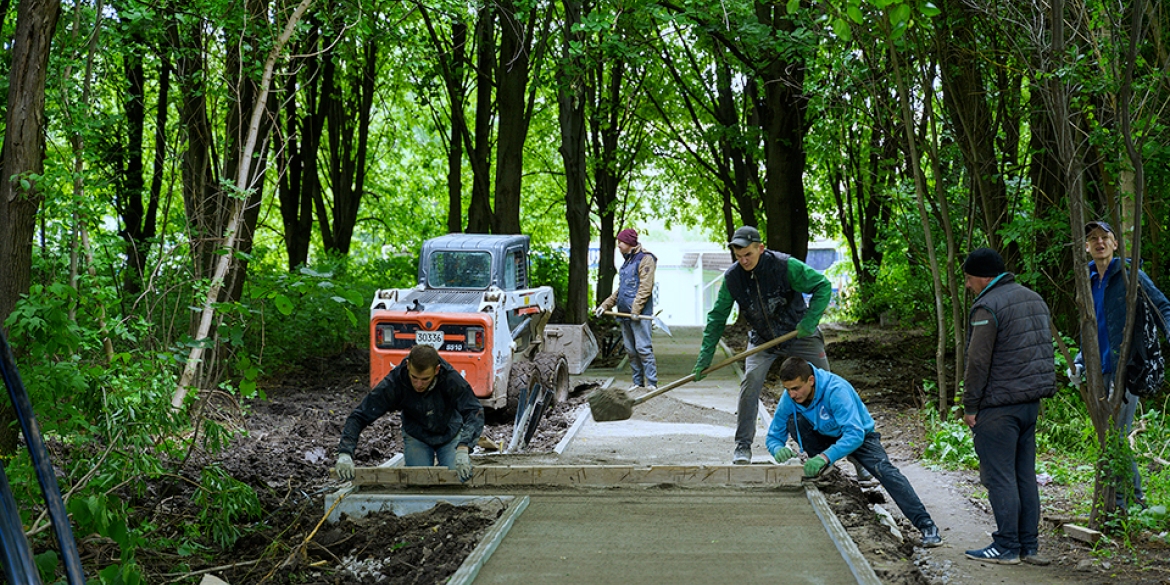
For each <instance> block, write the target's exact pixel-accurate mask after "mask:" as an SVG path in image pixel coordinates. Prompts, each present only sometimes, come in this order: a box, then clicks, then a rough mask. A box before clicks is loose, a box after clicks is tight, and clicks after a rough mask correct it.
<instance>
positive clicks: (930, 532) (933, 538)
mask: <svg viewBox="0 0 1170 585" xmlns="http://www.w3.org/2000/svg"><path fill="white" fill-rule="evenodd" d="M921 544H922V548H934V547H936V546H942V536H939V533H938V526H935V525H934V524H931V525H929V526H926V527H924V528H923V529H922V543H921Z"/></svg>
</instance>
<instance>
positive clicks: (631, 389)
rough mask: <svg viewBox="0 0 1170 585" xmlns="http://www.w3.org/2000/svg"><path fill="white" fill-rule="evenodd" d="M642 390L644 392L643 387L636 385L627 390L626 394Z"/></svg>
mask: <svg viewBox="0 0 1170 585" xmlns="http://www.w3.org/2000/svg"><path fill="white" fill-rule="evenodd" d="M640 390H642V385H641V384H634V385H633V386H630V387H629V388H628V389H627V390H626V392H638V391H640Z"/></svg>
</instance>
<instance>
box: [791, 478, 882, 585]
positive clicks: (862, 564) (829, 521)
mask: <svg viewBox="0 0 1170 585" xmlns="http://www.w3.org/2000/svg"><path fill="white" fill-rule="evenodd" d="M804 493H805V495H806V496H808V502H809V503H810V504H812V507H813V511H814V512H816V515H817V518H820V519H821V524H823V525H824V526H825V532H828V533H829V538H830V539H831V540H832V541H833V544H835V545H836V546H837V552H839V553H841V558H843V559H845V564H847V565H849V570H850V571H852V572H853V576H854V577H856V578H857V583H858V585H882V581H881V579H878V576H877V573H874V571H873V567H872V566H871V565H870V564H869V561H868V560H866V558H865V555H863V554H861V550H860V549H858V548H857V543H855V542H853V539H852V538H851V537H850V536H849V533H848V532H846V531H845V527H844V526H843V525H842V524H841V520H839V519H838V518H837V515H836V514H834V513H833V509H832V508H830V507H829V502H828V500H826V499H825V495H824V494H822V493H821V490H819V489H817V488H816V486H814V485H811V484H806V485H805V486H804Z"/></svg>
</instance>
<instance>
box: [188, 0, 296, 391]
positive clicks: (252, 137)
mask: <svg viewBox="0 0 1170 585" xmlns="http://www.w3.org/2000/svg"><path fill="white" fill-rule="evenodd" d="M311 2H312V0H301V2H300V4H298V5H297V7H296V8H295V9H294V10H293V13H292V14H291V15H290V16H289V20H288V22H287V23H286V24H285V27H284V30H283V31H282V32H281V35H280V37H279V38H278V39H277V40H276V41H275V42H274V43H273V46H272V49H271V50H270V51H269V53H268V58H267V59H266V60H265V62H264V69H263V74H262V76H261V78H260V81H259V83H258V87H257V89H256V94H255V100H254V103H253V105H252V111H251V116H250V117H249V118H248V120H247V126H246V128H247V130H246V132H245V138H244V140H243V141H242V143H241V146H240V157H239V160H240V165H239V169H238V172H237V173H236V176H235V178H234V182H235V188H236V190H238V191H241V192H244V193H247V191H248V190H249V186H250V182H251V177H253V176H255V175H254V173H255V171H256V169H254V168H253V167H252V158H253V156H254V155H256V154H258V153H259V152H263V145H262V144H259V142H260V139H261V133H262V132H261V126H262V125H263V123H264V122H263V118H265V117H266V116H265V115H264V114H265V112H267V111H268V109H269V90H270V88H271V86H272V75H273V73H274V71H275V69H276V59H277V57H279V56H280V55H281V54H283V52H284V46H285V45H286V44H287V43H288V40H289V38H291V37H292V34H293V32H294V31H295V30H296V25H297V23H298V22H300V19H301V17H302V16H303V15H304V13H305V11H306V10H308V8H309V4H310V3H311ZM233 202H234V205H233V209H232V213H231V216H230V219H229V221H228V224H227V228H226V229H225V230H224V244H223V249H224V250H225V251H226V252H227V253H226V254H221V255H217V257H218V261H217V262H216V264H215V273H214V275H213V276H212V278H211V285H210V287H209V288H208V291H207V295H206V296H205V297H204V299H203V308H202V310H201V311H200V313H199V321H198V327H197V328H196V331H195V335H194V338H195V343H194V344H193V346H192V348H191V352H190V354H188V356H187V361H186V365H185V366H184V367H183V373H182V374H181V375H180V376H179V382H178V384H177V385H176V387H175V391H174V393H173V394H172V395H171V407H172V408H173V409H176V410H178V409H181V408H182V406H183V402H184V400H185V399H186V396H187V392H188V390H189V389H190V388H191V386H192V384H193V383H194V381H195V375H196V372H197V369H198V368H199V367H200V362H201V361H202V360H203V351H204V347H203V343H202V342H204V341H205V340H206V339H207V338H208V337H207V336H208V333H209V332H210V329H211V322H212V320H213V319H214V318H215V300H216V299H217V298H218V297H219V293H220V287H221V286H223V283H224V279H225V278H226V276H227V272H228V269H229V268H230V266H231V264H232V259H233V258H234V257H235V255H236V251H235V245H236V236H237V234H238V233H239V228H240V223H241V222H242V221H243V215H244V213H243V212H244V201H242V200H239V199H235V200H233Z"/></svg>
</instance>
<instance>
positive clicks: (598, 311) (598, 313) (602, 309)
mask: <svg viewBox="0 0 1170 585" xmlns="http://www.w3.org/2000/svg"><path fill="white" fill-rule="evenodd" d="M604 314H605V307H597V308H596V309H593V316H594V317H600V316H602V315H604Z"/></svg>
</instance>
